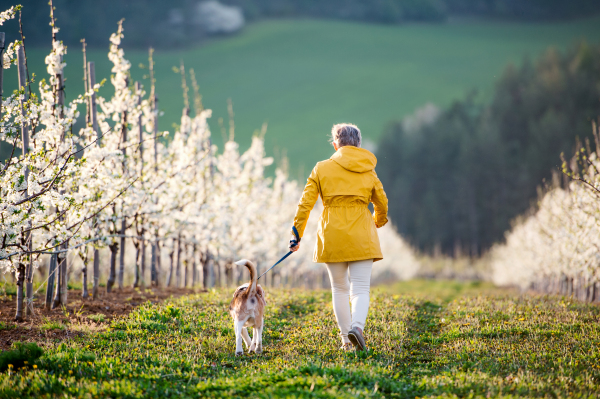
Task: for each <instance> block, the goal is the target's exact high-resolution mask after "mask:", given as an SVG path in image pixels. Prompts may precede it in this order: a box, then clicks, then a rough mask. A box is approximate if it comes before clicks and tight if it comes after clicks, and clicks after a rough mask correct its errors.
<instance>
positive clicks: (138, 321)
mask: <svg viewBox="0 0 600 399" xmlns="http://www.w3.org/2000/svg"><path fill="white" fill-rule="evenodd" d="M230 294H231V292H230V291H229V290H211V291H209V292H205V293H201V294H195V295H191V296H187V297H181V298H177V299H172V300H170V301H167V302H164V303H162V304H158V305H152V304H150V303H147V304H144V305H141V306H140V307H138V308H136V310H134V311H133V312H132V313H130V314H129V315H127V316H123V317H119V318H116V319H113V320H110V321H108V320H104V319H103V318H94V317H90V319H91V320H93V321H94V323H91V322H90V321H86V320H84V319H82V320H81V322H78V323H74V324H72V325H69V326H68V329H69V330H71V331H78V334H74V338H72V339H70V340H65V341H58V340H57V341H56V342H54V343H52V342H46V343H45V344H44V345H43V346H44V348H43V349H44V351H45V352H44V353H43V354H40V353H39V351H37V350H36V349H35V348H33V349H32V348H21V353H22V354H24V355H23V356H21V358H18V356H17V355H15V353H17V352H13V357H12V358H10V359H12V360H11V361H12V362H13V363H15V365H16V366H15V365H8V364H7V361H6V359H7V356H6V355H3V357H2V358H1V359H0V367H2V371H1V372H0V397H4V398H15V397H39V398H49V397H58V396H60V397H66V398H71V397H81V398H96V397H121V398H138V397H163V398H168V397H180V398H183V397H198V396H202V397H223V398H226V397H244V396H245V397H264V398H267V397H318V398H330V397H331V398H332V397H336V398H354V397H381V398H383V397H411V398H414V397H424V396H427V397H432V398H433V397H465V396H468V397H507V398H508V397H511V398H514V397H558V398H560V397H597V395H598V392H600V386H599V385H598V381H599V378H600V361H599V360H600V352H599V349H598V348H599V347H600V327H599V323H598V322H599V321H600V308H598V306H593V305H589V304H583V303H579V302H576V301H573V300H570V299H569V298H562V297H546V296H520V295H519V294H518V293H515V292H513V291H506V290H499V289H496V288H493V287H491V286H489V285H487V284H480V283H456V282H430V281H416V282H406V283H400V284H397V285H395V286H389V287H384V288H381V287H380V288H377V289H375V290H374V292H373V296H372V301H371V313H370V316H369V321H368V325H367V329H366V338H367V340H368V343H369V345H370V350H369V352H368V353H356V352H343V351H341V350H339V345H340V343H339V338H338V336H337V331H336V325H335V320H334V316H333V312H332V308H331V304H330V300H331V295H330V293H329V292H328V291H302V290H275V289H269V290H268V297H267V300H268V310H267V313H266V314H267V316H266V322H265V332H264V335H263V341H264V342H263V343H264V349H265V351H264V353H263V354H261V355H256V354H252V355H249V354H245V355H243V356H241V357H236V356H234V353H233V352H234V347H235V342H234V340H235V337H234V332H233V328H232V327H233V325H232V322H231V320H230V316H229V315H228V314H227V310H226V309H227V306H228V303H229V300H230V298H231V296H230ZM92 324H93V326H94V327H93V328H92V327H90V326H91V325H92ZM1 328H2V329H7V328H11V326H10V323H9V324H3V325H2V327H1ZM46 328H48V329H51V328H52V326H47V327H46ZM63 328H64V327H63ZM17 358H18V359H17ZM25 362H27V363H25Z"/></svg>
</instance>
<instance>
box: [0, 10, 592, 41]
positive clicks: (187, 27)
mask: <svg viewBox="0 0 600 399" xmlns="http://www.w3.org/2000/svg"><path fill="white" fill-rule="evenodd" d="M47 3H48V2H47V1H46V0H29V1H28V2H27V7H26V8H25V9H24V10H23V15H24V18H23V21H22V22H23V27H24V29H25V32H27V40H28V41H29V43H30V44H32V45H35V46H40V45H49V44H50V42H49V40H48V38H47V34H46V30H47V26H48V25H47V18H48V12H47V10H46V8H47V7H46V6H47ZM199 3H202V1H197V0H172V1H169V2H164V1H159V0H128V1H114V0H78V1H69V0H55V1H54V2H53V4H54V5H55V7H56V19H57V21H58V22H59V24H60V25H61V27H62V29H63V34H62V40H63V41H64V42H65V44H77V43H79V40H80V39H81V38H82V37H85V38H86V40H87V42H88V44H89V45H90V46H93V47H98V46H104V42H105V40H106V37H108V36H109V35H110V34H111V33H112V29H113V28H112V27H113V26H114V24H116V23H117V22H118V21H119V20H120V19H122V18H124V19H125V22H124V27H125V29H126V30H127V31H128V32H130V33H129V34H128V43H127V46H129V47H138V48H139V47H142V48H145V47H147V46H153V47H162V48H171V47H173V46H190V45H195V44H197V43H198V42H199V41H203V40H206V39H207V38H208V37H209V36H210V35H211V33H210V32H207V31H206V29H205V26H204V25H203V23H202V22H201V21H200V20H198V17H197V8H198V4H199ZM221 3H222V4H224V5H229V6H235V7H238V8H239V9H240V10H241V11H242V12H243V16H244V19H246V20H247V21H250V22H252V21H259V20H264V19H271V18H307V17H308V18H319V19H338V20H350V21H361V22H369V23H380V24H402V23H405V22H430V23H441V22H444V21H447V20H448V19H451V18H473V17H477V18H488V19H500V20H509V21H555V20H565V19H569V18H575V17H581V16H589V15H594V14H598V13H599V12H600V4H599V3H598V2H597V1H594V0H570V1H563V0H509V1H507V0H375V1H373V0H328V1H319V0H223V1H221ZM12 5H13V3H12V2H11V1H10V0H1V1H0V8H1V9H8V8H9V7H11V6H12ZM11 29H15V28H12V27H10V28H9V30H8V31H7V34H13V33H16V32H14V31H11Z"/></svg>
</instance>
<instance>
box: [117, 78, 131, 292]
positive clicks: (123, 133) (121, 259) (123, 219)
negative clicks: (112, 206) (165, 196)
mask: <svg viewBox="0 0 600 399" xmlns="http://www.w3.org/2000/svg"><path fill="white" fill-rule="evenodd" d="M126 85H127V86H129V84H128V82H126ZM121 145H122V147H121V152H122V154H123V164H122V167H123V175H126V174H127V110H125V111H123V126H121ZM126 230H127V218H126V217H125V213H124V209H123V208H121V231H120V233H119V234H120V235H121V245H120V250H121V252H120V253H119V289H123V277H124V274H125V243H126V241H125V232H126Z"/></svg>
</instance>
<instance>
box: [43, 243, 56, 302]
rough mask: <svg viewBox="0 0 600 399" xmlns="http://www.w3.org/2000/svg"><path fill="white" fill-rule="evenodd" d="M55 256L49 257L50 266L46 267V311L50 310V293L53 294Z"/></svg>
mask: <svg viewBox="0 0 600 399" xmlns="http://www.w3.org/2000/svg"><path fill="white" fill-rule="evenodd" d="M56 263H57V262H56V255H51V256H50V266H49V267H48V285H47V286H46V303H45V308H46V310H50V305H51V304H52V293H53V292H54V280H55V278H56Z"/></svg>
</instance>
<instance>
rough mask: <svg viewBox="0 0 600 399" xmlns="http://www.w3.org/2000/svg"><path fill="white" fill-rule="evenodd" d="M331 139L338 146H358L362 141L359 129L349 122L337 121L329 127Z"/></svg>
mask: <svg viewBox="0 0 600 399" xmlns="http://www.w3.org/2000/svg"><path fill="white" fill-rule="evenodd" d="M331 141H332V142H333V143H336V144H337V145H338V146H339V147H343V146H346V145H352V146H354V147H359V148H360V145H361V143H362V136H361V135H360V129H359V128H358V127H357V126H356V125H353V124H351V123H338V124H337V125H333V127H332V128H331Z"/></svg>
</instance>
